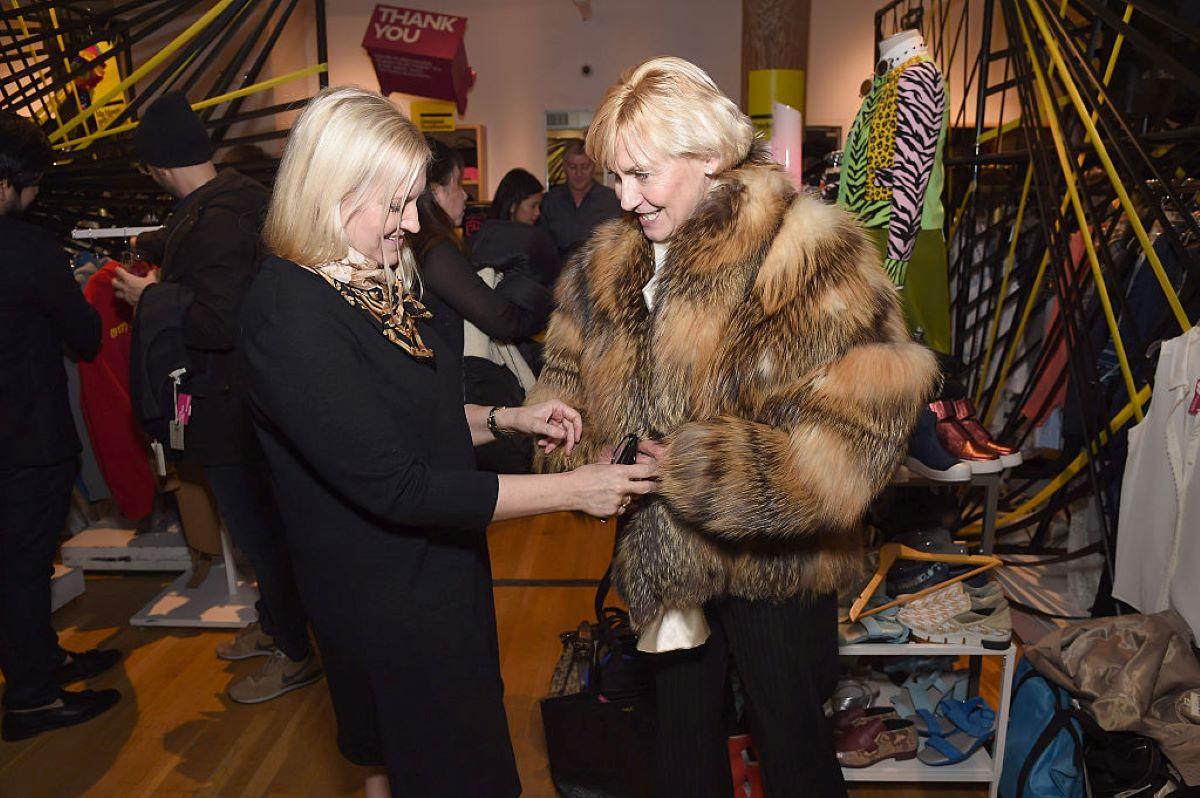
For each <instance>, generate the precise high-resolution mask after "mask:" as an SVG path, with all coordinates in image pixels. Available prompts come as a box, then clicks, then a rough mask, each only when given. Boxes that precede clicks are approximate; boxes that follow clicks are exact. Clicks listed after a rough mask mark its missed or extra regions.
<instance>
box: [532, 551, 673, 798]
mask: <svg viewBox="0 0 1200 798" xmlns="http://www.w3.org/2000/svg"><path fill="white" fill-rule="evenodd" d="M610 583H611V566H610V571H609V572H606V573H605V575H604V578H603V579H602V580H601V581H600V587H599V589H597V591H596V608H597V611H596V616H597V622H596V623H587V622H585V623H584V624H582V625H581V627H582V628H581V629H578V630H571V631H568V632H564V633H563V635H562V639H563V659H561V660H560V667H559V668H556V669H555V673H556V677H560V678H556V679H555V680H554V683H553V684H552V691H553V690H556V689H557V690H560V691H561V692H560V694H558V695H551V696H549V697H548V698H544V699H542V702H541V706H542V726H543V728H544V729H545V732H546V753H547V754H548V755H549V759H550V776H551V777H552V778H553V780H554V786H555V787H556V788H557V789H558V792H559V794H560V795H562V796H565V798H651V796H653V794H654V732H655V725H656V720H655V705H654V677H653V674H652V672H651V671H650V667H649V664H648V662H647V661H646V655H644V654H641V653H639V652H638V651H637V636H636V635H635V634H634V633H633V630H632V629H631V628H630V626H629V617H628V615H626V614H625V612H624V611H622V610H619V609H617V608H615V607H605V606H604V601H605V599H606V598H607V597H608V590H609V585H610ZM564 660H565V662H566V663H567V665H566V667H565V668H564V667H563V665H564ZM573 689H578V692H569V691H570V690H573Z"/></svg>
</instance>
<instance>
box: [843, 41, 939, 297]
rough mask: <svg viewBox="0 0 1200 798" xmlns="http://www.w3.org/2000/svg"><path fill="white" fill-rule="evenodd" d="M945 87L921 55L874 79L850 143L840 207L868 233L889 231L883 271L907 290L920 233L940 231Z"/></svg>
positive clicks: (933, 65) (935, 66) (847, 148)
mask: <svg viewBox="0 0 1200 798" xmlns="http://www.w3.org/2000/svg"><path fill="white" fill-rule="evenodd" d="M948 105H949V103H948V102H947V97H946V83H945V81H944V80H943V79H942V73H941V71H940V70H939V69H938V67H937V64H935V63H933V61H931V60H930V59H929V57H928V56H926V55H917V56H914V57H912V58H910V59H908V60H906V61H905V62H904V63H902V64H900V65H898V66H896V67H895V68H894V69H891V70H889V71H888V72H887V73H886V74H884V75H876V77H875V79H874V81H873V82H872V84H871V91H870V92H868V94H867V96H866V97H865V98H864V99H863V103H862V107H861V108H859V110H858V115H857V116H856V117H855V118H854V124H853V126H852V127H851V128H850V135H849V136H847V137H846V150H845V156H844V159H843V161H842V175H841V182H840V184H839V186H838V204H839V205H841V206H842V207H844V208H846V209H847V210H849V211H850V212H851V213H854V214H856V215H857V216H858V218H859V221H861V222H862V223H863V224H864V225H866V226H867V227H887V228H888V241H887V255H886V258H885V260H884V266H885V268H886V269H887V270H888V273H889V274H890V275H891V277H892V281H893V282H895V283H896V285H898V286H901V287H903V286H904V283H905V278H906V275H907V270H908V260H909V258H910V257H911V256H912V251H913V246H914V244H915V243H916V239H917V233H918V232H919V231H920V230H922V229H925V230H933V229H939V228H941V226H942V221H943V210H942V198H941V197H942V147H943V146H944V145H945V141H946V129H947V126H948V124H949V117H948Z"/></svg>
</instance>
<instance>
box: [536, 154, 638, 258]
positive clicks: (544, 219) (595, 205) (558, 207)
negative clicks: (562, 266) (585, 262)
mask: <svg viewBox="0 0 1200 798" xmlns="http://www.w3.org/2000/svg"><path fill="white" fill-rule="evenodd" d="M563 164H564V166H565V167H566V172H567V182H566V183H565V184H562V185H557V186H554V187H553V188H551V189H550V190H549V191H547V192H546V196H545V197H544V198H543V199H542V216H541V220H540V222H539V224H540V226H541V227H542V228H543V229H544V230H546V232H548V233H549V234H550V235H551V237H552V238H553V239H554V243H555V244H556V245H557V246H558V254H559V255H560V256H561V257H562V259H563V261H564V262H565V261H566V259H567V258H568V257H570V255H571V253H573V252H574V251H575V249H576V248H578V247H579V246H580V245H581V244H583V243H584V242H585V241H587V240H588V238H589V237H590V236H591V235H592V231H593V230H595V229H596V226H597V225H599V224H600V223H601V222H606V221H608V220H609V219H616V218H617V217H618V216H620V215H621V202H620V200H618V199H617V195H616V193H615V192H614V191H613V190H612V189H611V188H608V187H607V186H603V185H601V184H600V183H597V182H596V181H595V180H594V179H593V178H592V174H593V172H594V171H595V168H596V164H595V162H593V161H592V159H591V158H589V157H588V155H587V153H586V152H584V149H583V140H582V139H572V140H571V141H568V142H567V145H566V147H565V148H564V149H563Z"/></svg>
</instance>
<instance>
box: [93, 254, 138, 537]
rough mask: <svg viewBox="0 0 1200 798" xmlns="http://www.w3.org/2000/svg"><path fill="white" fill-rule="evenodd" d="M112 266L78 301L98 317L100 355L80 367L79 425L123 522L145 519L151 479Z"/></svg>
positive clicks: (128, 313)
mask: <svg viewBox="0 0 1200 798" xmlns="http://www.w3.org/2000/svg"><path fill="white" fill-rule="evenodd" d="M116 270H117V262H116V261H114V260H109V261H107V262H106V263H105V264H104V265H103V266H102V267H101V268H100V269H99V271H97V272H96V273H95V274H94V275H92V277H91V278H90V279H89V280H88V281H87V285H86V286H84V289H83V296H84V298H85V299H87V301H88V302H89V303H90V304H91V306H92V307H94V308H95V309H96V312H97V313H99V314H100V339H101V340H100V354H98V355H96V359H95V360H93V361H92V362H91V363H80V364H79V382H80V398H79V405H80V409H81V410H82V411H83V421H84V423H85V424H87V428H88V435H89V436H91V439H92V450H93V451H94V452H95V454H96V462H97V464H98V465H99V466H100V473H101V474H103V475H104V481H105V482H107V483H108V487H109V490H111V491H112V494H113V498H114V499H116V500H117V505H118V506H119V507H120V508H121V512H122V513H123V514H124V515H125V517H126V518H128V519H130V520H133V521H136V520H138V519H141V518H144V517H145V516H147V515H149V514H150V510H151V508H152V506H153V504H154V492H155V480H154V474H153V473H152V472H151V471H150V462H149V460H148V459H147V452H148V444H147V441H146V438H145V436H144V435H143V433H142V429H141V427H139V426H138V423H137V419H135V418H134V416H133V405H132V403H131V402H130V400H129V347H130V343H131V341H132V337H133V334H132V329H133V308H131V307H130V306H129V305H128V304H126V303H125V302H123V301H122V300H120V299H117V296H116V293H115V292H114V291H113V286H112V280H113V276H114V274H115V273H116Z"/></svg>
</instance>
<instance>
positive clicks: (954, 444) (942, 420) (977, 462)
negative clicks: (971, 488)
mask: <svg viewBox="0 0 1200 798" xmlns="http://www.w3.org/2000/svg"><path fill="white" fill-rule="evenodd" d="M929 409H930V410H932V411H933V412H934V415H936V416H937V436H938V442H939V443H941V444H942V448H944V449H945V450H946V451H948V452H950V454H952V455H954V456H955V457H957V458H958V459H959V460H965V461H966V462H967V463H968V464H969V465H970V466H971V471H972V472H974V473H976V474H994V473H996V472H998V471H1003V470H1004V464H1003V463H1001V462H1000V455H998V454H997V453H996V452H994V451H992V450H991V449H989V448H987V447H986V446H982V445H980V444H978V443H976V442H975V441H974V440H973V439H972V437H971V435H970V434H969V433H968V432H967V431H966V430H965V429H963V426H962V424H960V423H959V421H958V417H957V415H956V413H957V411H956V410H955V408H954V403H953V402H950V401H944V400H943V401H938V402H930V403H929Z"/></svg>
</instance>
